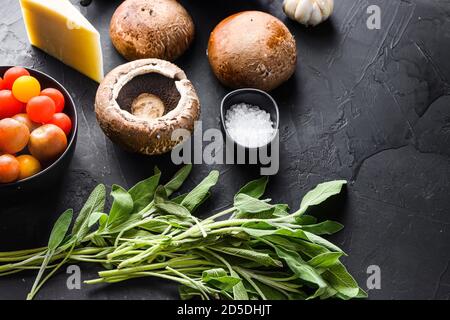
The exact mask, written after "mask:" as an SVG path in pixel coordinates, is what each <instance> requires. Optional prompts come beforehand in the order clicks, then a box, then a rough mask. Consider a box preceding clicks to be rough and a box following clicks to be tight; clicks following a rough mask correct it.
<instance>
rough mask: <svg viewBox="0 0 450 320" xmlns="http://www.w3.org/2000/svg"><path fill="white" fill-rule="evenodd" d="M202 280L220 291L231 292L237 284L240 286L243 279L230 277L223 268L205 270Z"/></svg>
mask: <svg viewBox="0 0 450 320" xmlns="http://www.w3.org/2000/svg"><path fill="white" fill-rule="evenodd" d="M202 280H203V282H206V283H208V284H210V285H212V286H214V287H216V288H218V289H220V290H225V291H229V290H231V289H232V288H233V287H234V286H235V285H236V284H238V283H239V282H240V281H241V279H240V278H235V277H232V276H229V275H228V274H227V272H226V271H225V270H224V269H222V268H217V269H210V270H205V271H203V273H202Z"/></svg>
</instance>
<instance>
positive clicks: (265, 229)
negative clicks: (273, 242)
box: [243, 222, 309, 240]
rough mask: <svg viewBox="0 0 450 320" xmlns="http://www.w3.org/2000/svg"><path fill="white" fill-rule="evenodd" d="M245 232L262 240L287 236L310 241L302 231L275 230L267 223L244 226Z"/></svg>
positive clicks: (251, 223)
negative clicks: (269, 237)
mask: <svg viewBox="0 0 450 320" xmlns="http://www.w3.org/2000/svg"><path fill="white" fill-rule="evenodd" d="M243 231H244V232H245V233H247V234H249V235H251V236H253V237H255V238H262V237H266V236H273V235H278V236H285V237H291V238H300V239H304V240H309V239H308V237H307V235H306V234H305V233H304V232H303V231H302V230H300V229H298V230H290V229H285V228H276V229H275V228H274V227H273V226H272V225H271V224H269V223H267V222H257V223H255V222H250V223H246V224H244V225H243Z"/></svg>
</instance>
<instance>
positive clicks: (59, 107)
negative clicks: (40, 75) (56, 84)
mask: <svg viewBox="0 0 450 320" xmlns="http://www.w3.org/2000/svg"><path fill="white" fill-rule="evenodd" d="M41 96H47V97H49V98H51V99H52V100H53V102H54V103H55V107H56V109H55V112H57V113H58V112H62V111H63V110H64V104H65V99H64V95H63V94H62V93H61V91H59V90H57V89H53V88H47V89H44V90H42V92H41Z"/></svg>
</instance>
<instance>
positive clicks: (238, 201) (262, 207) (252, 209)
mask: <svg viewBox="0 0 450 320" xmlns="http://www.w3.org/2000/svg"><path fill="white" fill-rule="evenodd" d="M234 206H235V207H236V208H237V209H238V210H239V211H240V212H243V213H261V212H267V211H271V210H272V211H273V209H274V206H273V205H271V204H268V203H266V202H264V201H261V200H258V199H256V198H253V197H250V196H248V195H246V194H243V193H241V194H238V195H237V196H236V197H235V199H234Z"/></svg>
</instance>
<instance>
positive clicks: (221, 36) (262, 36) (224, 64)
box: [208, 11, 297, 91]
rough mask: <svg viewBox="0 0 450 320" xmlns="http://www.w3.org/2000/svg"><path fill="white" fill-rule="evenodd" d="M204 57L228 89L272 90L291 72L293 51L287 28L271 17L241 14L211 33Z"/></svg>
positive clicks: (292, 71)
mask: <svg viewBox="0 0 450 320" xmlns="http://www.w3.org/2000/svg"><path fill="white" fill-rule="evenodd" d="M208 58H209V62H210V65H211V68H212V70H213V72H214V74H215V75H216V76H217V78H218V79H219V80H220V81H221V82H222V83H223V84H224V85H226V86H228V87H232V88H245V87H253V88H257V89H261V90H265V91H270V90H272V89H275V88H276V87H278V86H279V85H281V84H282V83H283V82H285V81H287V80H288V79H289V78H290V77H291V76H292V75H293V73H294V72H295V67H296V61H297V49H296V45H295V39H294V37H293V36H292V34H291V33H290V32H289V29H288V28H287V27H286V26H285V25H284V24H283V22H281V21H280V20H279V19H277V18H275V17H274V16H272V15H270V14H267V13H264V12H260V11H244V12H241V13H237V14H235V15H232V16H230V17H228V18H226V19H224V20H223V21H222V22H220V23H219V24H218V25H217V26H216V28H215V29H214V30H213V32H212V33H211V36H210V39H209V43H208Z"/></svg>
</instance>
